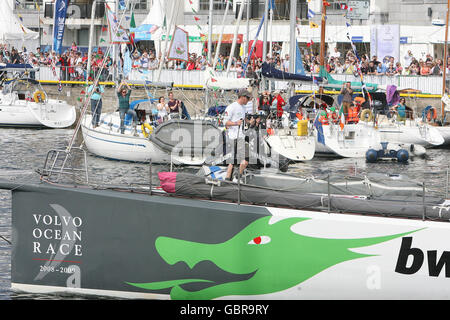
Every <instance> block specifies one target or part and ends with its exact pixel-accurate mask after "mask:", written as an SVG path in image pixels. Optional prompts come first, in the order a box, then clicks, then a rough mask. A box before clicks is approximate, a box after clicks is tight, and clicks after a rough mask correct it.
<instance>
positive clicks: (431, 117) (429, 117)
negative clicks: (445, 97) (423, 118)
mask: <svg viewBox="0 0 450 320" xmlns="http://www.w3.org/2000/svg"><path fill="white" fill-rule="evenodd" d="M436 119H437V111H436V108H430V109H429V110H428V111H427V120H428V121H431V120H436Z"/></svg>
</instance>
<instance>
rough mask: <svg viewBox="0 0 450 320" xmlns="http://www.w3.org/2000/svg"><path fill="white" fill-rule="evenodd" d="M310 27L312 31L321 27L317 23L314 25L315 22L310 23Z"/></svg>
mask: <svg viewBox="0 0 450 320" xmlns="http://www.w3.org/2000/svg"><path fill="white" fill-rule="evenodd" d="M309 27H310V28H311V29H315V28H318V27H319V25H318V24H317V23H314V22H312V21H310V22H309Z"/></svg>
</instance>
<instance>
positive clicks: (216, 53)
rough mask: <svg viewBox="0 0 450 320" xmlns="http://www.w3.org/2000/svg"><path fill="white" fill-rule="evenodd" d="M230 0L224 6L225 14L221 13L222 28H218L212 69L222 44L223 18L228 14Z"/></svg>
mask: <svg viewBox="0 0 450 320" xmlns="http://www.w3.org/2000/svg"><path fill="white" fill-rule="evenodd" d="M230 2H231V1H230V0H227V6H226V8H225V14H224V15H223V19H222V30H220V35H219V40H218V41H217V47H216V52H215V54H214V61H213V63H212V68H213V70H214V68H215V66H216V63H217V57H218V56H219V51H220V46H221V44H222V38H223V32H224V29H225V19H226V17H227V14H228V9H229V7H230Z"/></svg>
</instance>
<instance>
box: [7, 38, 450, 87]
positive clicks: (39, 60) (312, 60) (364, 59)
mask: <svg viewBox="0 0 450 320" xmlns="http://www.w3.org/2000/svg"><path fill="white" fill-rule="evenodd" d="M331 51H332V52H329V53H328V54H327V55H326V57H325V67H326V70H327V71H328V72H329V73H331V74H353V75H358V73H359V72H361V73H362V74H363V75H388V76H395V75H420V76H428V75H435V76H439V75H442V72H443V71H444V69H445V66H444V62H443V60H442V59H435V58H433V57H432V56H431V55H430V54H427V55H425V56H423V57H422V56H421V57H420V58H416V57H415V56H414V55H413V53H412V52H411V50H409V51H408V52H407V53H406V55H405V56H404V57H401V58H400V60H401V61H397V60H396V59H395V58H394V57H389V56H387V57H383V58H382V59H379V57H377V56H372V58H371V59H370V58H369V56H368V55H367V54H361V55H360V57H359V56H358V57H357V56H356V54H355V52H354V51H353V50H348V51H347V52H346V53H345V54H343V53H341V52H340V51H339V50H338V48H337V47H335V48H334V49H333V50H331ZM306 52H308V53H306ZM305 53H306V54H303V55H302V62H303V67H304V70H305V72H306V73H311V72H312V73H319V70H320V62H319V55H318V54H317V53H313V52H312V51H311V50H307V51H305ZM214 56H215V53H214V52H213V54H212V59H213V58H214ZM131 59H132V68H133V69H138V70H141V71H142V70H156V69H158V68H159V67H160V61H161V54H159V55H158V54H157V53H156V52H155V51H154V50H152V49H145V48H139V50H135V51H134V52H133V54H132V56H131ZM230 59H231V63H230V71H232V72H236V73H237V77H249V78H257V75H258V74H259V73H260V71H261V67H262V64H263V61H262V58H261V57H257V56H256V55H253V56H252V59H251V61H250V62H249V63H247V57H240V56H237V57H231V58H230V57H229V56H227V55H224V54H219V55H218V57H217V60H216V64H215V70H216V71H224V70H227V69H228V64H229V60H230ZM91 60H92V69H91V73H90V75H87V72H86V70H87V63H88V53H87V52H85V51H81V50H79V49H78V47H77V45H76V43H73V44H72V46H71V47H69V48H68V49H66V50H65V51H63V52H62V53H61V54H57V53H55V52H54V51H51V50H45V51H44V50H42V49H41V48H39V47H38V48H36V50H35V51H33V52H31V51H28V50H27V48H25V47H23V48H22V49H21V50H19V49H17V48H14V47H12V48H9V46H8V45H0V63H13V64H14V63H28V64H31V65H32V66H34V67H37V66H47V67H50V68H53V70H55V68H56V67H59V72H60V74H59V77H60V79H61V80H63V81H64V80H67V81H84V80H86V77H87V76H89V77H91V78H92V77H93V76H95V75H97V74H98V72H99V71H100V70H102V71H101V74H100V77H101V78H100V80H101V81H108V80H111V79H112V75H113V72H114V68H116V67H117V66H119V67H120V66H123V63H124V61H123V57H120V61H118V62H119V63H118V64H117V63H116V62H114V61H113V59H112V58H111V56H110V55H105V53H104V52H103V51H102V49H101V48H100V47H99V48H94V49H93V52H92V55H91ZM266 61H267V62H268V63H269V64H271V65H272V66H273V67H275V68H276V69H278V70H281V71H285V72H289V64H290V63H291V60H290V57H289V54H283V53H282V50H281V46H280V45H279V44H277V43H274V44H273V47H272V54H271V55H270V54H269V55H268V56H267V60H266ZM209 64H210V63H209V62H208V57H207V55H206V53H205V52H203V53H202V54H197V53H190V54H189V59H188V61H187V62H186V61H180V60H166V61H165V62H164V65H163V66H162V68H163V69H168V70H186V71H190V70H197V71H203V70H206V68H207V67H208V65H209ZM245 67H247V69H246V70H244V68H245ZM449 67H450V58H449V59H448V61H447V73H448V72H449ZM245 71H246V72H245Z"/></svg>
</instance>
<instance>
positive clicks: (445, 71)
mask: <svg viewBox="0 0 450 320" xmlns="http://www.w3.org/2000/svg"><path fill="white" fill-rule="evenodd" d="M449 14H450V0H448V1H447V18H446V21H445V43H444V61H443V64H442V66H443V67H444V68H443V69H444V70H443V73H442V74H443V75H442V82H443V83H442V97H444V95H445V89H446V86H445V82H446V76H447V61H448V57H447V52H448V50H447V41H448V18H449ZM444 109H445V104H444V101H442V102H441V117H442V125H444V115H445V110H444Z"/></svg>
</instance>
